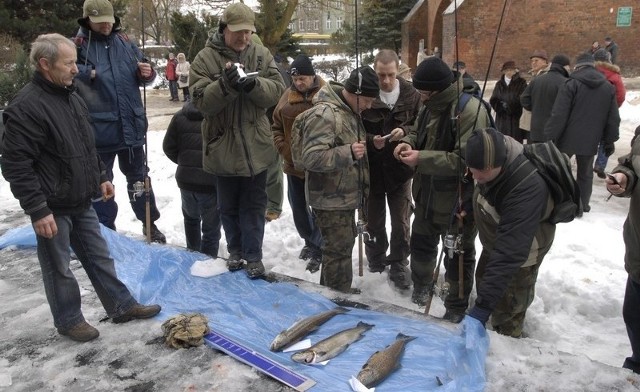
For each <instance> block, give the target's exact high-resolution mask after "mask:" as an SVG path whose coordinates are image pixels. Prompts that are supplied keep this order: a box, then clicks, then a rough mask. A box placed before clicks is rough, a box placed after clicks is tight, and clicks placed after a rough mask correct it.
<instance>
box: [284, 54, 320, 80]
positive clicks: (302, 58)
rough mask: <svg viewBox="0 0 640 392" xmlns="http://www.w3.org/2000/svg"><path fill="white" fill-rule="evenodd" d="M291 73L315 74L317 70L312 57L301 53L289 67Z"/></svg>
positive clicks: (293, 74) (294, 74) (296, 74)
mask: <svg viewBox="0 0 640 392" xmlns="http://www.w3.org/2000/svg"><path fill="white" fill-rule="evenodd" d="M289 73H290V74H291V76H298V75H307V76H314V75H315V74H316V72H315V71H314V70H313V65H312V64H311V59H309V57H307V56H306V55H304V54H299V55H298V57H296V59H295V60H293V63H291V67H290V68H289Z"/></svg>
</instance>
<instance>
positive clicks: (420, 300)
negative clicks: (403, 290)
mask: <svg viewBox="0 0 640 392" xmlns="http://www.w3.org/2000/svg"><path fill="white" fill-rule="evenodd" d="M429 297H431V294H430V293H429V289H428V288H427V287H426V286H413V294H411V302H413V303H414V304H417V305H418V306H425V305H426V304H427V300H428V299H429Z"/></svg>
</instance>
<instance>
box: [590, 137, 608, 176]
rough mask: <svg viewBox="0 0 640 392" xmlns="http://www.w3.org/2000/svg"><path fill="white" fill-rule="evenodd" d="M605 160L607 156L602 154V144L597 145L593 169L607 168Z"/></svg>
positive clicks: (606, 160)
mask: <svg viewBox="0 0 640 392" xmlns="http://www.w3.org/2000/svg"><path fill="white" fill-rule="evenodd" d="M607 162H609V157H608V156H606V155H605V154H604V144H602V143H600V144H599V145H598V156H597V157H596V163H595V164H594V165H593V168H594V169H600V170H603V171H604V170H605V169H606V168H607Z"/></svg>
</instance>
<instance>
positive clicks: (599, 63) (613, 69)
mask: <svg viewBox="0 0 640 392" xmlns="http://www.w3.org/2000/svg"><path fill="white" fill-rule="evenodd" d="M595 66H596V68H606V69H608V70H609V71H611V72H615V73H617V74H619V73H620V67H618V66H617V65H615V64H611V63H608V62H606V61H596V62H595Z"/></svg>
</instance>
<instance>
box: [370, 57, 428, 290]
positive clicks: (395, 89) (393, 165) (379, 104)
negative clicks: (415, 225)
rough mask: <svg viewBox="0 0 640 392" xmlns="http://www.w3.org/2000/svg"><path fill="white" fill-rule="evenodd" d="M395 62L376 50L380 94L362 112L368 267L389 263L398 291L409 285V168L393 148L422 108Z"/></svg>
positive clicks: (380, 267)
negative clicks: (366, 158)
mask: <svg viewBox="0 0 640 392" xmlns="http://www.w3.org/2000/svg"><path fill="white" fill-rule="evenodd" d="M398 64H399V59H398V55H397V54H396V52H394V51H393V50H390V49H382V50H380V51H379V52H378V53H377V54H376V57H375V58H374V60H373V69H374V70H375V72H376V75H378V82H379V83H380V97H379V98H378V99H376V100H375V101H374V102H373V105H372V106H371V109H367V110H365V111H364V112H362V123H363V124H364V127H365V129H366V131H367V155H368V156H369V173H370V175H369V178H370V181H371V189H370V191H369V197H368V198H367V213H366V216H367V232H368V233H369V234H370V235H371V236H372V237H374V238H375V241H367V243H366V245H365V250H366V253H367V261H368V263H369V271H371V272H383V271H384V270H385V269H386V266H387V265H389V278H390V279H391V280H392V281H393V282H394V284H395V286H396V287H397V288H398V289H401V290H406V289H408V288H409V287H410V286H411V275H410V274H411V273H410V271H409V268H407V265H408V264H409V259H408V257H409V239H410V238H411V237H410V219H409V218H410V217H411V208H412V203H411V177H413V169H412V168H410V167H409V166H407V165H405V164H403V163H402V162H400V161H398V160H397V159H395V157H394V156H393V149H394V148H395V146H397V145H398V141H399V140H400V139H402V138H403V137H404V136H405V134H404V131H403V130H402V128H399V126H400V125H402V124H405V123H407V122H409V121H410V120H411V119H413V117H414V116H415V115H416V114H417V113H418V110H419V109H420V94H419V93H418V91H416V89H415V88H413V86H412V85H411V83H409V82H406V81H404V80H403V79H401V78H399V77H398V76H397V73H398ZM384 136H388V138H387V139H385V138H384ZM387 204H388V206H389V216H390V218H391V237H390V238H388V237H387V228H386V224H385V221H386V217H387V208H386V206H387ZM387 250H389V254H388V255H387Z"/></svg>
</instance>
